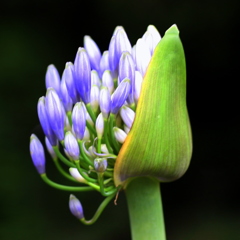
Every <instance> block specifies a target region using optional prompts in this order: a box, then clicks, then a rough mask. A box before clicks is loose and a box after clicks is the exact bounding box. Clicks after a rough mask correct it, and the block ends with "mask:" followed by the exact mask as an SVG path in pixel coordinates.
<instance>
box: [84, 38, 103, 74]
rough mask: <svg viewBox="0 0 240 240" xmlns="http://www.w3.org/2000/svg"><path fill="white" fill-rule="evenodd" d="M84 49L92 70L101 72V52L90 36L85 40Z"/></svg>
mask: <svg viewBox="0 0 240 240" xmlns="http://www.w3.org/2000/svg"><path fill="white" fill-rule="evenodd" d="M83 42H84V43H83V44H84V48H85V49H86V52H87V55H88V58H89V60H90V64H91V67H92V69H95V70H97V71H98V70H99V64H100V60H101V52H100V50H99V48H98V46H97V44H96V43H95V42H94V41H93V39H92V38H91V37H90V36H85V37H84V39H83Z"/></svg>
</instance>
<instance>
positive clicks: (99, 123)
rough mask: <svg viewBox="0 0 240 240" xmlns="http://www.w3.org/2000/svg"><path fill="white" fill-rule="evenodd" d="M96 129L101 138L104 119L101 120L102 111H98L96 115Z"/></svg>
mask: <svg viewBox="0 0 240 240" xmlns="http://www.w3.org/2000/svg"><path fill="white" fill-rule="evenodd" d="M96 131H97V136H98V138H102V136H103V131H104V120H103V115H102V113H100V114H99V115H98V117H97V120H96Z"/></svg>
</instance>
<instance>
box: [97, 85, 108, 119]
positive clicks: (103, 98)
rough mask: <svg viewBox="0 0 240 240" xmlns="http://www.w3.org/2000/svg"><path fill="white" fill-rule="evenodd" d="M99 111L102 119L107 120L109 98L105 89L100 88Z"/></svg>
mask: <svg viewBox="0 0 240 240" xmlns="http://www.w3.org/2000/svg"><path fill="white" fill-rule="evenodd" d="M99 105H100V110H101V112H102V114H103V117H104V118H108V115H109V112H110V110H111V97H110V93H109V90H108V88H107V87H102V88H101V90H100V96H99Z"/></svg>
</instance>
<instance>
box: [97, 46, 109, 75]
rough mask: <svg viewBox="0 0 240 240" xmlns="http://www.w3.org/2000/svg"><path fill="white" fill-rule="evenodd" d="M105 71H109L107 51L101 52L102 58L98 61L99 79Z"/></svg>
mask: <svg viewBox="0 0 240 240" xmlns="http://www.w3.org/2000/svg"><path fill="white" fill-rule="evenodd" d="M106 70H110V66H109V59H108V51H104V52H103V55H102V58H101V60H100V69H99V75H100V77H102V75H103V73H104V71H106Z"/></svg>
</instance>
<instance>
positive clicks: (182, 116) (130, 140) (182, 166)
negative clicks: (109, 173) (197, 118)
mask: <svg viewBox="0 0 240 240" xmlns="http://www.w3.org/2000/svg"><path fill="white" fill-rule="evenodd" d="M191 155H192V136H191V127H190V122H189V117H188V111H187V106H186V65H185V57H184V50H183V46H182V43H181V40H180V38H179V30H178V28H177V26H176V25H173V26H172V27H170V28H169V29H168V30H167V31H166V33H165V35H164V37H163V38H162V40H161V41H160V43H159V44H158V45H157V47H156V49H155V51H154V54H153V56H152V60H151V62H150V64H149V66H148V69H147V72H146V75H145V77H144V80H143V84H142V90H141V94H140V98H139V102H138V105H137V109H136V116H135V120H134V123H133V126H132V129H131V131H130V133H129V134H128V136H127V138H126V140H125V142H124V144H123V146H122V148H121V150H120V152H119V154H118V157H117V161H116V164H115V168H114V181H115V185H116V186H119V185H125V184H126V183H127V181H126V180H129V179H131V178H134V177H139V176H150V177H154V178H157V179H159V180H160V181H162V182H168V181H173V180H175V179H178V178H180V177H181V176H182V175H183V174H184V173H185V172H186V170H187V168H188V166H189V163H190V159H191Z"/></svg>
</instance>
